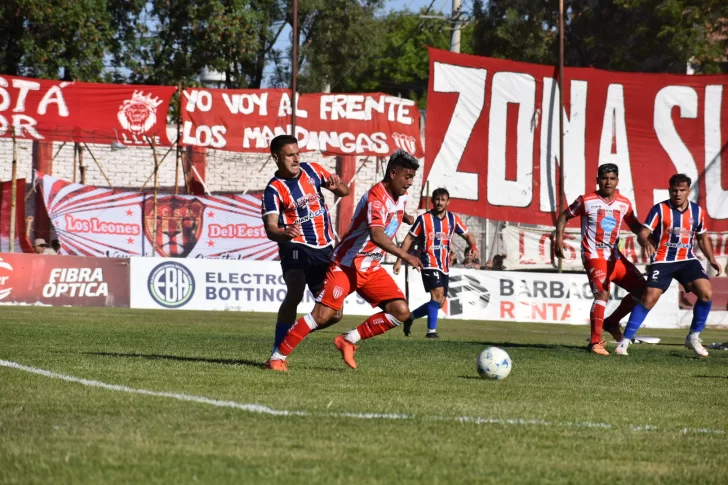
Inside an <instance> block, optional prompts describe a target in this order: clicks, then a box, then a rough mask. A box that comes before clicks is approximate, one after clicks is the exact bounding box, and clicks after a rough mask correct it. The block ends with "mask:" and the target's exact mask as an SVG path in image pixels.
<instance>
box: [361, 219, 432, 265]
mask: <svg viewBox="0 0 728 485" xmlns="http://www.w3.org/2000/svg"><path fill="white" fill-rule="evenodd" d="M369 237H370V238H371V240H372V242H373V243H374V244H376V245H377V246H379V247H380V248H382V249H384V250H385V251H387V252H388V253H389V254H392V255H394V256H397V257H398V258H400V259H403V260H404V261H405V262H406V263H407V264H409V265H410V266H412V267H413V268H416V269H418V270H419V269H420V268H422V262H421V261H420V258H418V257H417V256H414V255H412V254H409V253H408V252H407V251H404V250H403V249H402V248H400V247H398V246H397V245H396V244H394V242H392V240H391V239H390V238H389V236H387V233H386V232H384V228H383V227H381V226H370V227H369Z"/></svg>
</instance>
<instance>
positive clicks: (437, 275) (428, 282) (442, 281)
mask: <svg viewBox="0 0 728 485" xmlns="http://www.w3.org/2000/svg"><path fill="white" fill-rule="evenodd" d="M422 285H423V286H424V287H425V291H427V292H430V291H432V290H434V289H435V288H445V296H447V289H448V287H449V286H450V276H448V275H446V274H445V273H443V272H442V271H440V270H439V269H423V270H422Z"/></svg>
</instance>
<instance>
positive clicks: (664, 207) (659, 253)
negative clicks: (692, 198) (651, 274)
mask: <svg viewBox="0 0 728 485" xmlns="http://www.w3.org/2000/svg"><path fill="white" fill-rule="evenodd" d="M644 226H645V227H647V228H648V229H650V230H651V231H652V235H651V236H650V238H651V239H652V244H654V245H655V254H654V256H652V261H651V262H652V263H674V262H677V261H687V260H689V259H697V258H696V257H695V254H694V253H693V247H695V235H696V234H703V233H704V232H706V231H707V230H708V229H707V228H706V227H705V212H704V211H703V209H702V208H701V207H700V206H699V205H698V204H696V203H694V202H688V206H687V207H686V208H685V210H683V211H680V210H678V209H676V208H675V207H673V206H672V204H671V203H670V201H669V200H666V201H664V202H660V203H659V204H656V205H655V206H654V207H653V208H652V210H650V213H649V214H647V219H646V220H645V223H644Z"/></svg>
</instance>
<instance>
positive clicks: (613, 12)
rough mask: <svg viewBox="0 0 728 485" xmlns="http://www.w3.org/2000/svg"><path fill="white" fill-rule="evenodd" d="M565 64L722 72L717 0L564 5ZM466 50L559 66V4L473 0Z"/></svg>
mask: <svg viewBox="0 0 728 485" xmlns="http://www.w3.org/2000/svg"><path fill="white" fill-rule="evenodd" d="M565 9H566V20H565V21H566V26H565V29H564V37H565V54H564V57H565V64H566V65H567V66H579V67H596V68H601V69H611V70H620V71H638V72H671V73H684V72H685V69H686V66H687V64H688V62H690V63H693V64H695V65H697V66H699V69H700V70H701V71H702V72H719V71H720V70H721V69H723V70H725V69H726V67H725V66H726V64H725V56H726V32H727V31H728V4H726V2H724V1H723V0H611V1H603V2H597V1H594V0H570V1H567V2H566V3H565ZM474 17H475V20H476V28H475V35H474V38H473V48H474V50H475V52H476V53H478V54H480V55H485V56H491V57H499V58H507V59H512V60H518V61H524V62H537V63H543V64H556V63H558V30H557V29H558V2H556V1H555V0H548V1H543V2H532V1H529V0H490V1H489V2H488V4H487V7H483V3H482V0H475V4H474Z"/></svg>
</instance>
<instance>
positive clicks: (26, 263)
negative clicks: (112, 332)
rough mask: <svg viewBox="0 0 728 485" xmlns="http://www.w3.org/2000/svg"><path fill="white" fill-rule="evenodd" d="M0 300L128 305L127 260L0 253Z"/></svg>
mask: <svg viewBox="0 0 728 485" xmlns="http://www.w3.org/2000/svg"><path fill="white" fill-rule="evenodd" d="M0 303H26V304H38V303H40V304H44V305H54V306H59V305H71V306H107V307H125V308H128V307H129V260H128V259H112V258H80V257H73V256H44V255H40V254H13V253H0Z"/></svg>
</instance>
